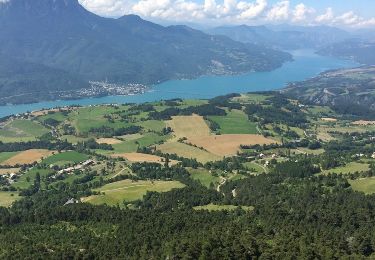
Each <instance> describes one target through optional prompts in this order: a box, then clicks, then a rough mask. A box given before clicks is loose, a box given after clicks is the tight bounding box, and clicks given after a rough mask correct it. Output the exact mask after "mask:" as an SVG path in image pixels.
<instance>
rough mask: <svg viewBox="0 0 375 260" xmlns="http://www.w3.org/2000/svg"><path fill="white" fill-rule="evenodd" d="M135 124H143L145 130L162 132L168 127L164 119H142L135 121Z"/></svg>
mask: <svg viewBox="0 0 375 260" xmlns="http://www.w3.org/2000/svg"><path fill="white" fill-rule="evenodd" d="M135 125H138V126H141V127H143V128H144V129H145V130H148V131H153V132H162V131H163V129H164V128H165V127H166V124H165V122H164V121H158V120H148V121H142V122H139V123H135Z"/></svg>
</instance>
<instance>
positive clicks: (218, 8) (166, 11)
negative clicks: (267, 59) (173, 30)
mask: <svg viewBox="0 0 375 260" xmlns="http://www.w3.org/2000/svg"><path fill="white" fill-rule="evenodd" d="M0 1H1V0H0ZM79 1H80V3H81V4H82V5H83V6H84V7H86V8H87V9H88V10H90V11H92V12H94V13H96V14H99V15H102V16H107V17H119V16H122V15H125V14H137V15H140V16H141V17H142V18H144V19H148V20H153V21H155V20H156V21H164V22H171V23H195V24H204V25H215V26H216V25H232V24H233V25H234V24H247V25H259V24H284V23H289V24H295V25H330V26H337V27H343V28H372V27H374V28H375V0H79Z"/></svg>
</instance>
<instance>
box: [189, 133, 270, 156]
mask: <svg viewBox="0 0 375 260" xmlns="http://www.w3.org/2000/svg"><path fill="white" fill-rule="evenodd" d="M188 142H190V143H192V144H194V145H196V146H198V147H203V148H204V149H205V150H207V151H209V152H210V153H213V154H216V155H219V156H228V155H235V154H236V153H237V151H239V150H240V145H256V144H259V145H263V144H273V143H277V142H276V141H275V140H272V139H269V138H265V137H264V136H262V135H252V134H242V135H239V134H228V135H211V136H204V137H191V138H188Z"/></svg>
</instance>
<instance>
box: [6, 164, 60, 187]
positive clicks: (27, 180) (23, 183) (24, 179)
mask: <svg viewBox="0 0 375 260" xmlns="http://www.w3.org/2000/svg"><path fill="white" fill-rule="evenodd" d="M37 173H39V174H40V176H41V177H43V176H47V175H48V174H51V173H53V170H51V169H37V168H35V167H34V168H32V169H31V170H29V171H28V172H26V173H25V174H23V175H22V176H21V177H20V178H19V179H18V180H17V182H15V183H13V184H12V186H13V187H15V188H20V189H27V188H29V187H30V186H31V185H32V184H33V183H34V180H35V176H36V174H37Z"/></svg>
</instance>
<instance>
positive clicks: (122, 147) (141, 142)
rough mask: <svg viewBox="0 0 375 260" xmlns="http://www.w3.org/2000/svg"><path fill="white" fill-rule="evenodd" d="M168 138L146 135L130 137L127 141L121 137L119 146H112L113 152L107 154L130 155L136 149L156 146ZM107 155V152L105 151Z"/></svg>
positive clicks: (153, 134) (152, 134)
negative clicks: (121, 140)
mask: <svg viewBox="0 0 375 260" xmlns="http://www.w3.org/2000/svg"><path fill="white" fill-rule="evenodd" d="M168 138H169V136H165V135H158V134H156V133H146V134H144V135H138V134H137V135H132V136H131V137H129V139H127V138H126V137H125V138H124V137H121V139H125V140H126V141H123V142H121V143H119V144H114V145H112V147H113V148H114V151H110V152H109V153H132V152H136V151H137V149H138V147H148V146H150V145H157V144H160V143H163V142H165V141H166V140H167V139H168ZM107 153H108V151H107Z"/></svg>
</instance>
